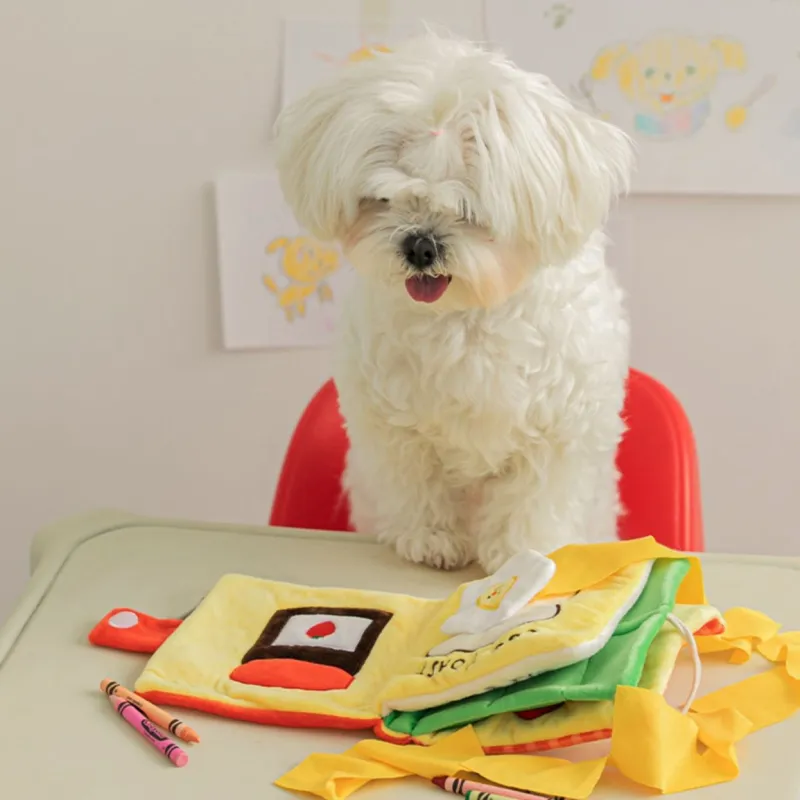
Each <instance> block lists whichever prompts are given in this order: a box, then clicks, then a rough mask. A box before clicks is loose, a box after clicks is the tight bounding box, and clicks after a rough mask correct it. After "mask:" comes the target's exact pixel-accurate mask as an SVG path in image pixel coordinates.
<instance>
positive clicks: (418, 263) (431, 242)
mask: <svg viewBox="0 0 800 800" xmlns="http://www.w3.org/2000/svg"><path fill="white" fill-rule="evenodd" d="M440 248H441V245H439V244H437V242H436V240H435V239H434V238H433V237H432V236H431V235H430V234H427V233H412V234H410V235H409V236H406V238H405V239H404V240H403V256H404V257H405V260H406V261H407V262H408V263H409V264H410V265H411V266H412V267H414V269H427V268H428V267H429V266H430V265H431V264H433V262H434V261H436V258H437V257H438V255H439V250H440Z"/></svg>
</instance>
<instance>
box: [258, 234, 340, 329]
mask: <svg viewBox="0 0 800 800" xmlns="http://www.w3.org/2000/svg"><path fill="white" fill-rule="evenodd" d="M278 250H282V251H283V258H282V262H281V270H282V272H283V274H284V275H285V276H286V277H287V278H288V279H289V283H288V285H287V286H285V287H284V288H282V289H281V288H280V287H279V286H278V284H277V283H276V281H275V279H274V278H273V277H272V276H270V275H265V276H264V278H263V281H264V286H266V287H267V289H269V290H270V292H272V293H273V294H274V295H275V297H276V298H277V301H278V306H279V307H280V308H282V309H283V313H284V314H285V315H286V319H287V320H288V321H289V322H293V321H294V320H295V319H296V318H297V317H304V316H305V314H306V301H307V300H308V298H309V297H311V295H313V294H315V293H316V295H317V296H318V297H319V300H320V302H321V303H325V302H331V301H332V300H333V290H332V289H331V287H330V286H329V285H328V284H327V282H326V278H328V277H330V276H331V275H332V274H333V273H334V272H336V270H338V269H339V267H340V266H341V260H340V257H339V253H338V252H337V251H336V250H334V249H333V248H331V247H326V246H325V245H322V244H320V243H319V242H317V241H315V240H314V239H312V238H310V237H309V236H295V237H293V238H290V237H287V236H279V237H278V238H277V239H274V240H273V241H271V242H270V243H269V244H268V245H267V247H266V252H267V253H275V252H277V251H278Z"/></svg>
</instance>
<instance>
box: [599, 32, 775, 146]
mask: <svg viewBox="0 0 800 800" xmlns="http://www.w3.org/2000/svg"><path fill="white" fill-rule="evenodd" d="M746 69H747V55H746V52H745V48H744V46H743V45H742V44H741V43H739V42H737V41H733V40H731V39H726V38H724V37H721V36H720V37H712V38H708V39H703V38H699V37H694V36H683V35H679V34H670V33H659V34H655V35H653V36H650V37H649V38H647V39H644V40H643V41H640V42H637V43H622V44H617V45H614V46H611V47H608V48H605V49H603V50H601V51H600V52H599V53H598V54H597V56H596V57H595V59H594V62H593V63H592V65H591V68H590V73H589V74H590V77H591V79H592V80H593V81H595V82H598V81H605V80H608V79H609V78H613V79H614V80H615V81H616V84H617V87H618V88H619V90H620V92H622V94H623V96H624V97H625V98H626V99H627V100H628V102H629V103H630V104H631V105H632V106H633V107H634V108H635V109H636V116H635V118H634V127H635V130H636V132H637V133H639V134H642V135H644V136H649V137H653V138H674V137H678V136H689V135H691V134H693V133H695V132H696V131H698V130H700V128H702V127H703V125H704V124H705V122H706V120H707V119H708V117H709V115H710V113H711V95H712V92H713V90H714V88H715V86H716V85H717V79H718V77H719V74H720V72H722V71H733V72H737V73H744V72H745V71H746ZM772 85H774V78H765V79H764V81H762V82H761V84H759V86H758V87H757V89H756V90H755V91H754V92H753V93H752V94H751V95H750V96H749V97H747V98H746V99H745V100H744V101H743V102H742V103H739V104H737V105H735V106H732V107H731V108H729V109H728V111H727V113H726V114H725V123H726V125H727V126H728V128H729V129H730V130H737V129H738V128H740V127H741V126H742V125H743V124H744V122H745V121H746V119H747V117H748V115H749V110H750V107H751V106H752V105H753V103H755V102H756V101H757V100H758V99H760V98H761V97H762V96H763V95H764V94H766V93H767V92H768V91H769V90H770V89H771V88H772Z"/></svg>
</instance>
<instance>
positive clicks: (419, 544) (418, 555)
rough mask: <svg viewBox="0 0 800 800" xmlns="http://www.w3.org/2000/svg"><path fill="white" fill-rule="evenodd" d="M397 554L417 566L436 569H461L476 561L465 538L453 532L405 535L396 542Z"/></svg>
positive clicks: (439, 531)
mask: <svg viewBox="0 0 800 800" xmlns="http://www.w3.org/2000/svg"><path fill="white" fill-rule="evenodd" d="M394 547H395V550H396V551H397V554H398V555H399V556H400V557H401V558H404V559H406V561H413V562H414V563H415V564H427V565H428V566H429V567H434V568H435V569H444V570H452V569H461V567H465V566H467V564H470V563H471V562H472V561H473V560H474V559H475V553H474V552H473V551H472V548H470V547H469V543H468V540H467V538H466V537H465V536H459V535H458V534H455V533H453V532H451V531H443V530H434V531H420V532H417V533H414V534H403V535H402V536H400V537H398V538H397V539H396V540H395V542H394Z"/></svg>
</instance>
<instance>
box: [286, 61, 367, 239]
mask: <svg viewBox="0 0 800 800" xmlns="http://www.w3.org/2000/svg"><path fill="white" fill-rule="evenodd" d="M369 63H370V62H360V63H356V64H348V65H347V66H345V67H342V68H341V70H340V71H337V75H339V76H340V77H337V78H335V79H334V80H333V82H331V83H328V84H323V85H321V86H319V87H317V88H315V89H312V90H311V91H310V92H309V93H308V94H306V95H305V96H304V97H301V98H300V99H299V100H296V101H295V102H293V103H291V104H290V105H288V106H287V107H286V108H284V110H283V111H282V112H281V114H280V115H279V117H278V120H277V122H276V124H275V144H276V151H277V166H278V174H279V177H280V182H281V188H282V189H283V193H284V196H285V198H286V201H287V202H288V203H289V206H290V207H291V209H292V211H293V212H294V215H295V217H296V218H297V220H298V222H299V223H300V224H301V225H303V227H305V228H306V229H308V230H309V231H310V232H311V233H312V234H313V235H314V236H315V237H316V238H317V239H319V240H320V241H331V240H341V239H342V238H343V237H344V236H345V235H346V232H347V230H348V229H349V227H350V225H352V223H353V221H354V220H355V218H356V216H357V214H358V204H359V200H360V198H359V197H358V192H357V191H354V190H353V188H352V187H353V182H354V180H355V177H356V176H357V175H359V174H360V172H361V168H362V166H363V165H362V164H359V163H358V160H359V159H361V158H363V157H364V151H363V150H360V149H359V147H358V142H354V141H353V139H354V136H355V134H356V133H357V131H363V130H364V128H365V126H364V120H365V118H368V116H369V112H368V111H366V112H365V110H364V109H363V108H362V105H361V101H362V100H363V92H364V88H363V84H362V82H360V81H359V80H358V75H359V74H360V73H362V72H363V71H365V70H367V69H368V68H369ZM354 121H355V122H356V123H357V124H355V125H354ZM359 123H360V124H359ZM367 127H368V126H367ZM375 135H376V136H380V134H379V133H378V132H377V131H376V132H375ZM348 143H349V146H348ZM373 144H374V143H373ZM365 146H366V145H365Z"/></svg>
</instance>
